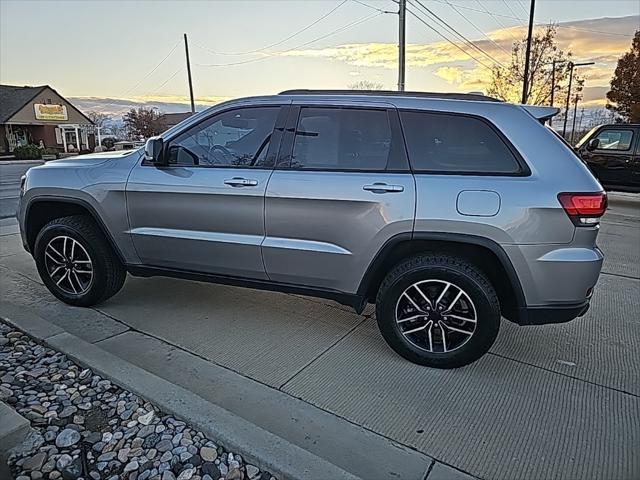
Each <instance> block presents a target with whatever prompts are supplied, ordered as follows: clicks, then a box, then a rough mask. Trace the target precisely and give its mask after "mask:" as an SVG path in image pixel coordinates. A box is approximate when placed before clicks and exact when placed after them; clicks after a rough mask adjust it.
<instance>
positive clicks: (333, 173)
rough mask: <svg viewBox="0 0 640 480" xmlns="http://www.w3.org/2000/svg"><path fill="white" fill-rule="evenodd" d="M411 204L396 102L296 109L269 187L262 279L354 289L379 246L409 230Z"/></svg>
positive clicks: (412, 195)
mask: <svg viewBox="0 0 640 480" xmlns="http://www.w3.org/2000/svg"><path fill="white" fill-rule="evenodd" d="M414 210H415V185H414V180H413V177H412V175H411V173H410V172H409V169H408V162H407V159H406V152H405V150H404V143H403V139H402V134H401V130H400V126H399V120H398V115H397V111H396V110H395V109H394V108H393V107H392V106H389V105H386V104H379V103H371V104H366V105H363V104H358V106H356V105H353V106H334V105H328V104H299V105H296V106H294V107H292V110H291V114H290V115H289V121H288V126H287V129H286V134H285V137H284V140H283V142H282V148H281V150H280V157H279V160H278V165H277V167H276V170H275V171H274V172H273V174H272V176H271V179H270V180H269V184H268V186H267V192H266V198H265V234H266V236H265V240H264V242H263V244H262V252H263V258H264V263H265V268H266V271H267V275H268V276H269V278H270V279H271V280H274V281H278V282H284V283H293V284H298V285H306V286H310V287H317V288H323V289H330V290H337V291H341V292H347V293H354V292H356V291H357V288H358V286H359V282H360V280H361V278H362V276H363V275H364V272H365V271H366V269H367V267H368V265H369V262H370V261H371V260H372V258H373V257H374V256H375V254H376V253H377V252H378V251H379V250H380V248H381V247H382V246H383V245H384V244H385V242H386V241H387V240H389V239H390V238H391V237H393V236H394V235H396V234H399V233H407V232H411V230H412V227H413V218H414Z"/></svg>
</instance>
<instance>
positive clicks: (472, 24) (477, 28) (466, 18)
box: [445, 0, 511, 55]
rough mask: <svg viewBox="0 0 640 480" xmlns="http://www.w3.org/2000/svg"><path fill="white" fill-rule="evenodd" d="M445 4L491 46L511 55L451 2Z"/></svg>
mask: <svg viewBox="0 0 640 480" xmlns="http://www.w3.org/2000/svg"><path fill="white" fill-rule="evenodd" d="M445 1H446V2H447V5H449V6H450V7H451V8H452V9H453V10H455V12H456V13H457V14H458V15H460V16H461V17H462V18H464V19H465V20H466V21H467V23H469V24H470V25H471V26H473V28H475V29H476V31H478V32H479V33H481V34H482V35H483V36H484V37H485V38H486V39H487V40H489V41H490V42H491V43H492V44H493V45H495V46H496V47H498V48H499V49H500V50H502V51H503V52H504V53H506V54H508V55H511V52H510V51H509V50H507V49H506V48H504V47H503V46H502V45H500V44H499V43H498V42H496V41H495V40H493V38H491V37H490V36H489V35H487V34H486V33H485V32H484V31H483V30H482V29H481V28H480V27H478V26H477V25H476V24H475V23H473V22H472V21H471V20H470V19H469V18H468V17H467V16H466V15H465V14H464V13H462V12H461V11H460V10H458V9H457V8H456V6H455V5H453V4H452V3H451V2H449V1H448V0H445Z"/></svg>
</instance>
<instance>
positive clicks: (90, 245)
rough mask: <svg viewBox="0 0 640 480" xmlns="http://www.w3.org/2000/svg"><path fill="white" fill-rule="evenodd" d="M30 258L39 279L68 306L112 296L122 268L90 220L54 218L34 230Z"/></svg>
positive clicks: (122, 275)
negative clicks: (32, 257) (35, 235)
mask: <svg viewBox="0 0 640 480" xmlns="http://www.w3.org/2000/svg"><path fill="white" fill-rule="evenodd" d="M33 256H34V258H35V261H36V266H37V268H38V273H39V274H40V278H42V281H43V282H44V284H45V286H46V287H47V288H48V289H49V291H50V292H51V293H53V295H55V296H56V297H57V298H58V299H60V300H62V301H63V302H65V303H68V304H69V305H75V306H79V307H89V306H91V305H95V304H98V303H101V302H103V301H105V300H107V299H108V298H110V297H112V296H113V295H115V294H116V293H117V292H118V291H119V290H120V289H121V288H122V285H123V284H124V281H125V278H126V270H125V269H124V267H123V266H122V263H120V260H119V259H118V257H117V256H116V255H115V253H114V252H113V249H112V248H111V245H109V242H108V241H107V240H106V238H105V237H104V235H103V233H102V231H101V230H100V229H99V228H98V226H97V225H96V224H95V222H94V221H93V219H91V218H90V217H88V216H84V215H74V216H70V217H64V218H56V219H54V220H52V221H50V222H49V223H47V224H46V225H45V226H44V227H43V228H42V230H41V231H40V232H39V233H38V236H37V238H36V243H35V248H34V255H33Z"/></svg>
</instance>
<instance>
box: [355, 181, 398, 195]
mask: <svg viewBox="0 0 640 480" xmlns="http://www.w3.org/2000/svg"><path fill="white" fill-rule="evenodd" d="M362 189H363V190H366V191H367V192H373V193H394V192H404V187H403V186H402V185H387V184H386V183H374V184H371V185H364V186H363V187H362Z"/></svg>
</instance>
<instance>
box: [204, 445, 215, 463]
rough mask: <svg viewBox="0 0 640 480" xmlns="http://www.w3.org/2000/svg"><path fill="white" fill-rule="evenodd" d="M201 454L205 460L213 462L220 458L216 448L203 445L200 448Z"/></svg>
mask: <svg viewBox="0 0 640 480" xmlns="http://www.w3.org/2000/svg"><path fill="white" fill-rule="evenodd" d="M200 456H201V457H202V460H204V461H205V462H213V461H215V459H216V458H218V452H217V451H216V449H215V448H211V447H202V448H201V449H200Z"/></svg>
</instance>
